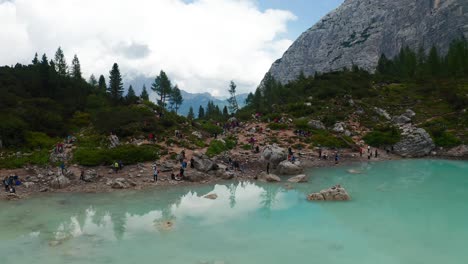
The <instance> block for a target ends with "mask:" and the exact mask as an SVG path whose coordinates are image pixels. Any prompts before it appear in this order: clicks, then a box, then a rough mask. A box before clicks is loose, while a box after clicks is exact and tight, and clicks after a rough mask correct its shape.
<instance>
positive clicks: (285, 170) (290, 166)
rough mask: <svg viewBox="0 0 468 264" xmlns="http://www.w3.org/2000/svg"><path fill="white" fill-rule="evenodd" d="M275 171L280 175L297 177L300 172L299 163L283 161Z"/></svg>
mask: <svg viewBox="0 0 468 264" xmlns="http://www.w3.org/2000/svg"><path fill="white" fill-rule="evenodd" d="M277 171H278V173H279V174H281V175H297V174H299V173H301V172H302V168H301V166H300V165H299V162H295V163H292V162H290V161H287V160H284V161H282V162H280V164H278V167H277Z"/></svg>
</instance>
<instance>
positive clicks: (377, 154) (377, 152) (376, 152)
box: [375, 149, 379, 158]
mask: <svg viewBox="0 0 468 264" xmlns="http://www.w3.org/2000/svg"><path fill="white" fill-rule="evenodd" d="M378 156H379V151H378V150H377V149H375V157H376V158H377V157H378Z"/></svg>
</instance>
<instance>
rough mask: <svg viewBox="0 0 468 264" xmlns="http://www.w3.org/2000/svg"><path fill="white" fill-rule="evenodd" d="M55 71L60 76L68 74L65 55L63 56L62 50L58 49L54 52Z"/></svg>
mask: <svg viewBox="0 0 468 264" xmlns="http://www.w3.org/2000/svg"><path fill="white" fill-rule="evenodd" d="M54 61H55V70H56V72H57V73H58V74H59V75H60V76H66V75H67V73H68V66H67V62H66V61H65V55H64V54H63V51H62V48H61V47H58V49H57V51H56V52H55V59H54Z"/></svg>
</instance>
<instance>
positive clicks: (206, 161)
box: [193, 152, 218, 172]
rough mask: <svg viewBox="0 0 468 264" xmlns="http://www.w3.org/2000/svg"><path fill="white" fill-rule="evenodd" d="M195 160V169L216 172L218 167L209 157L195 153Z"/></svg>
mask: <svg viewBox="0 0 468 264" xmlns="http://www.w3.org/2000/svg"><path fill="white" fill-rule="evenodd" d="M193 160H194V166H195V169H196V170H198V171H202V172H208V171H210V170H216V169H217V168H218V167H217V165H216V163H215V162H213V161H212V160H211V159H210V158H209V157H208V156H206V155H203V154H201V153H199V152H194V153H193Z"/></svg>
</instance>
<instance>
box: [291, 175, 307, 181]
mask: <svg viewBox="0 0 468 264" xmlns="http://www.w3.org/2000/svg"><path fill="white" fill-rule="evenodd" d="M307 181H308V179H307V175H305V174H300V175H297V176H294V177H292V178H289V179H288V182H293V183H301V182H307Z"/></svg>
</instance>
